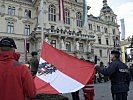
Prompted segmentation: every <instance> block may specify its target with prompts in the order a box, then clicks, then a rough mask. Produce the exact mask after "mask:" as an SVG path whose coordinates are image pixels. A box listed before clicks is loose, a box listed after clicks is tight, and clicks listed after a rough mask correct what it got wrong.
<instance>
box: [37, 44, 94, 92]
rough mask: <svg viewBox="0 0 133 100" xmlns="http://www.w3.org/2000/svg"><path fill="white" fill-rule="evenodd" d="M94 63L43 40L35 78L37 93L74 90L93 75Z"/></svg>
mask: <svg viewBox="0 0 133 100" xmlns="http://www.w3.org/2000/svg"><path fill="white" fill-rule="evenodd" d="M94 72H95V68H94V64H93V63H89V62H86V61H84V60H80V59H78V58H76V57H73V56H71V55H68V54H67V53H65V52H63V51H61V50H58V49H56V48H54V47H52V46H51V45H49V44H48V43H46V42H44V43H43V46H42V51H41V58H40V64H39V68H38V72H37V75H36V78H35V85H36V89H37V93H47V94H59V93H70V92H75V91H77V90H79V89H81V88H83V87H84V86H85V85H86V83H87V82H89V81H91V80H92V79H93V77H94Z"/></svg>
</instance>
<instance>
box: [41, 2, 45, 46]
mask: <svg viewBox="0 0 133 100" xmlns="http://www.w3.org/2000/svg"><path fill="white" fill-rule="evenodd" d="M43 10H44V9H43V0H41V19H42V21H41V27H42V28H41V45H42V44H43V40H44V34H43V32H44V31H43V28H44V15H43Z"/></svg>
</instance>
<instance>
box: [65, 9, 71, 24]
mask: <svg viewBox="0 0 133 100" xmlns="http://www.w3.org/2000/svg"><path fill="white" fill-rule="evenodd" d="M64 12H65V20H64V23H65V24H69V25H70V11H69V10H68V9H65V11H64Z"/></svg>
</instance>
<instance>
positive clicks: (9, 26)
mask: <svg viewBox="0 0 133 100" xmlns="http://www.w3.org/2000/svg"><path fill="white" fill-rule="evenodd" d="M13 32H14V23H13V22H8V24H7V33H13Z"/></svg>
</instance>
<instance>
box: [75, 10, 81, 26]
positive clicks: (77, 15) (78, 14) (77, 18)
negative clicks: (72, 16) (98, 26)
mask: <svg viewBox="0 0 133 100" xmlns="http://www.w3.org/2000/svg"><path fill="white" fill-rule="evenodd" d="M76 23H77V26H78V27H82V14H81V13H80V12H77V13H76Z"/></svg>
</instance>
